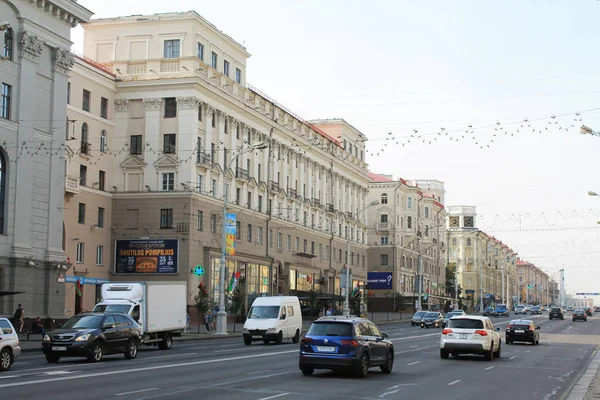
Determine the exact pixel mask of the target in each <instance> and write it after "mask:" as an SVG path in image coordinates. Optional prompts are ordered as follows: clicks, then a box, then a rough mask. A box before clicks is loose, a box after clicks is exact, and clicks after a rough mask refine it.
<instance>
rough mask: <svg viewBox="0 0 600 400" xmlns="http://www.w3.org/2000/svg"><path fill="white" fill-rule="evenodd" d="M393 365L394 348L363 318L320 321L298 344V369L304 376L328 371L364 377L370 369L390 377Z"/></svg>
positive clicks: (375, 327) (338, 318) (318, 320)
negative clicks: (349, 372) (338, 371)
mask: <svg viewBox="0 0 600 400" xmlns="http://www.w3.org/2000/svg"><path fill="white" fill-rule="evenodd" d="M393 365H394V345H393V344H392V342H391V341H390V340H388V335H387V334H385V333H381V332H380V331H379V329H378V328H377V326H376V325H375V324H374V323H372V322H371V321H369V320H368V319H365V318H359V317H352V316H350V317H342V316H335V317H322V318H319V319H317V320H316V321H314V322H313V324H312V325H311V326H310V328H309V329H308V332H306V336H304V338H303V339H302V341H301V342H300V359H299V367H300V370H301V371H302V373H303V374H304V375H312V373H313V372H314V370H315V369H331V370H341V371H354V372H357V373H358V374H359V376H361V377H363V378H364V377H366V376H367V374H368V372H369V368H371V367H379V368H381V371H382V372H383V373H386V374H389V373H390V372H392V367H393Z"/></svg>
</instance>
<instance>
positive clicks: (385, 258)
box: [380, 254, 388, 265]
mask: <svg viewBox="0 0 600 400" xmlns="http://www.w3.org/2000/svg"><path fill="white" fill-rule="evenodd" d="M380 261H381V263H380V264H381V265H388V255H387V254H382V255H381V260H380Z"/></svg>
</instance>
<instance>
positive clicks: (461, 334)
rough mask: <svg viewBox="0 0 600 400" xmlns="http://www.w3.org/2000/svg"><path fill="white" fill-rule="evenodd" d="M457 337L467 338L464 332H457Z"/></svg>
mask: <svg viewBox="0 0 600 400" xmlns="http://www.w3.org/2000/svg"><path fill="white" fill-rule="evenodd" d="M458 338H459V339H466V338H467V334H466V333H459V334H458Z"/></svg>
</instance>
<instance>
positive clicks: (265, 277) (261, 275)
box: [246, 264, 269, 295]
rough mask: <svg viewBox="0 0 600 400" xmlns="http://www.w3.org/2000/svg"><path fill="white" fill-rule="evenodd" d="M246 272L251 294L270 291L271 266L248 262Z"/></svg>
mask: <svg viewBox="0 0 600 400" xmlns="http://www.w3.org/2000/svg"><path fill="white" fill-rule="evenodd" d="M246 274H247V282H248V294H249V295H252V294H254V295H260V294H262V293H265V294H268V293H269V267H268V266H267V265H258V264H248V265H247V267H246Z"/></svg>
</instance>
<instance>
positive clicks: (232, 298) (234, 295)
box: [227, 284, 246, 332]
mask: <svg viewBox="0 0 600 400" xmlns="http://www.w3.org/2000/svg"><path fill="white" fill-rule="evenodd" d="M245 296H246V294H245V293H244V289H242V285H239V284H238V285H236V287H235V289H233V291H232V292H230V293H229V304H228V305H227V311H228V312H229V313H230V314H232V315H233V331H234V332H235V323H236V320H237V316H238V315H240V314H241V312H242V311H243V309H244V299H245Z"/></svg>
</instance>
